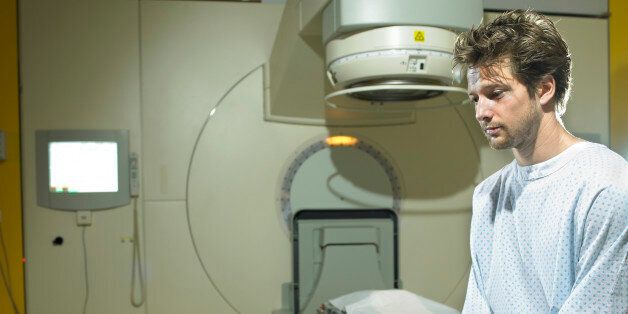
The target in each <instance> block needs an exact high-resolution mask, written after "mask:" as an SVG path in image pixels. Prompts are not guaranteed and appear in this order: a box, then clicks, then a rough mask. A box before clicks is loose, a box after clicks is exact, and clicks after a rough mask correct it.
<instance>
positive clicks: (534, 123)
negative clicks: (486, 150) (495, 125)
mask: <svg viewBox="0 0 628 314" xmlns="http://www.w3.org/2000/svg"><path fill="white" fill-rule="evenodd" d="M541 117H542V112H541V111H538V110H535V104H534V103H530V104H529V110H527V111H526V112H525V114H524V115H523V117H522V119H521V120H520V122H519V123H518V124H517V125H516V126H514V128H511V127H512V126H506V125H504V124H499V126H501V131H502V132H503V135H502V136H500V137H498V138H494V137H492V136H490V135H488V134H486V133H484V135H485V136H486V138H487V139H488V144H489V146H490V147H491V148H492V149H496V150H501V149H508V148H521V147H522V146H525V145H529V143H530V140H533V139H534V138H535V137H536V133H537V132H538V128H539V125H540V121H541ZM482 128H483V129H484V128H485V126H484V125H483V126H482Z"/></svg>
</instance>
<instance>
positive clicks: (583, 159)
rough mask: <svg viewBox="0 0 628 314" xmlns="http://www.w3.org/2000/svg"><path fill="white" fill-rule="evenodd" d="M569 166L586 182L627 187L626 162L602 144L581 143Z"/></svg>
mask: <svg viewBox="0 0 628 314" xmlns="http://www.w3.org/2000/svg"><path fill="white" fill-rule="evenodd" d="M571 168H572V172H574V173H577V174H578V175H579V176H580V177H582V178H583V179H585V180H586V181H587V182H588V183H595V184H598V185H600V186H611V185H612V186H617V187H618V188H623V189H628V162H627V161H626V159H624V158H623V157H622V156H620V155H619V154H617V153H616V152H614V151H612V150H611V149H609V148H608V147H606V146H604V145H601V144H595V143H586V145H583V148H582V149H581V150H580V151H579V153H578V155H577V157H576V158H574V160H573V162H572V163H571Z"/></svg>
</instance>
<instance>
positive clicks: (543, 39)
mask: <svg viewBox="0 0 628 314" xmlns="http://www.w3.org/2000/svg"><path fill="white" fill-rule="evenodd" d="M504 61H509V63H510V68H511V71H512V74H513V76H514V77H515V78H516V79H518V80H519V81H520V82H522V83H523V84H524V85H525V86H526V88H527V90H528V94H529V95H530V97H533V96H534V95H535V91H536V88H537V87H538V85H539V84H540V83H541V81H542V80H543V79H544V78H545V77H546V76H548V75H551V76H552V77H554V80H555V81H556V93H555V95H554V100H555V102H554V108H555V111H556V113H557V115H558V116H561V115H563V113H564V112H565V110H566V106H567V100H568V99H569V94H570V92H571V53H570V52H569V48H568V47H567V43H565V41H564V40H563V38H562V37H561V36H560V34H559V32H558V30H557V29H556V27H555V26H554V23H553V22H552V21H551V20H550V19H549V18H547V17H546V16H544V15H542V14H540V13H537V12H534V11H531V10H514V11H509V12H505V13H502V14H501V15H499V16H498V17H497V18H496V19H495V20H493V21H491V22H489V23H486V24H483V25H480V26H477V27H473V28H471V30H469V31H467V32H464V33H462V34H460V35H459V36H458V39H457V40H456V44H455V47H454V64H455V65H456V66H462V67H463V68H465V69H469V68H486V67H490V66H492V65H496V64H499V63H501V62H504Z"/></svg>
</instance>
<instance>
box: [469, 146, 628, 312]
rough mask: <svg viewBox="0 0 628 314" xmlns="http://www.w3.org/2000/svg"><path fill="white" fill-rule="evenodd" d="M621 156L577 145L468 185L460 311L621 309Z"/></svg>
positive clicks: (624, 199) (626, 249) (627, 225)
mask: <svg viewBox="0 0 628 314" xmlns="http://www.w3.org/2000/svg"><path fill="white" fill-rule="evenodd" d="M627 253H628V163H627V162H626V160H624V159H623V158H622V157H621V156H619V155H617V154H615V153H614V152H612V151H611V150H609V149H608V148H606V147H604V146H603V145H599V144H593V143H588V142H581V143H577V144H575V145H573V146H571V147H569V148H568V149H567V150H565V151H564V152H562V153H561V154H559V155H558V156H555V157H554V158H552V159H550V160H547V161H545V162H542V163H539V164H536V165H531V166H526V167H521V166H519V165H517V163H516V161H513V162H512V163H511V164H509V165H507V166H505V167H504V168H503V169H502V170H500V171H498V172H496V173H495V174H493V175H492V176H490V177H489V178H488V179H486V180H485V181H484V182H482V183H481V184H480V185H478V186H477V188H476V190H475V193H474V197H473V218H472V222H471V256H472V260H473V266H472V271H471V275H470V278H469V284H468V287H467V296H466V300H465V304H464V309H463V313H490V312H493V313H574V312H595V313H628V270H627V265H626V263H627V262H626V255H627Z"/></svg>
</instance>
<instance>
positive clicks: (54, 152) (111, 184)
mask: <svg viewBox="0 0 628 314" xmlns="http://www.w3.org/2000/svg"><path fill="white" fill-rule="evenodd" d="M48 152H49V154H48V155H49V156H48V157H49V159H50V161H49V163H50V185H49V186H50V191H51V192H55V193H102V192H118V145H117V143H115V142H79V141H77V142H51V143H50V144H49V149H48Z"/></svg>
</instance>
